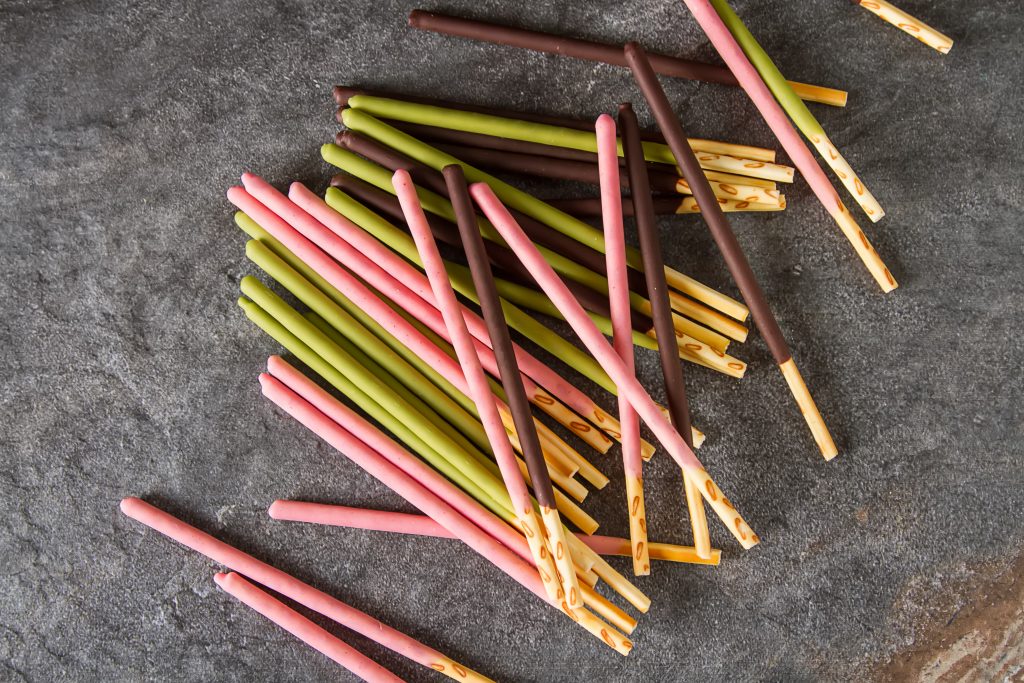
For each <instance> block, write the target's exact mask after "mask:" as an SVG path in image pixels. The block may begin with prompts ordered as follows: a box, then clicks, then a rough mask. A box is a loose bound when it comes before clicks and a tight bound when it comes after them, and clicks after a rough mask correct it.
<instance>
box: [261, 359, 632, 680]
mask: <svg viewBox="0 0 1024 683" xmlns="http://www.w3.org/2000/svg"><path fill="white" fill-rule="evenodd" d="M260 384H261V385H262V387H263V393H264V395H265V396H266V397H267V398H269V399H270V400H271V401H273V402H274V403H275V404H276V405H277V406H278V407H280V408H281V409H282V410H284V411H285V412H287V413H288V414H289V415H291V416H292V417H294V418H295V419H296V420H298V422H299V423H301V424H302V425H304V426H305V427H306V428H307V429H309V430H310V431H312V432H313V433H314V434H316V435H317V436H319V437H320V438H321V439H323V440H324V441H326V442H327V443H329V444H330V445H331V446H332V447H334V448H335V449H337V450H338V451H340V452H342V453H344V454H345V455H346V456H347V457H348V458H349V459H351V460H352V461H353V462H354V463H356V464H357V465H359V466H360V467H361V468H362V469H364V470H366V472H367V473H368V474H370V475H371V476H373V477H374V478H375V479H377V480H378V481H380V482H381V483H383V484H385V485H386V486H387V487H388V488H390V489H392V490H393V491H395V492H396V493H398V494H399V495H400V496H402V497H403V498H405V499H406V500H407V501H409V502H410V503H412V504H413V505H415V506H416V507H418V508H419V509H420V510H421V511H423V512H424V513H426V514H427V515H428V516H430V517H431V518H432V519H434V521H435V522H437V523H438V524H440V525H441V526H443V527H445V529H447V530H448V531H449V532H451V533H452V534H454V535H455V537H456V538H458V539H459V540H461V541H462V542H463V543H465V544H466V545H468V546H469V547H470V548H472V549H473V550H474V551H476V552H477V553H479V554H480V555H482V556H483V557H484V558H485V559H487V560H489V561H491V562H492V563H493V564H494V565H495V566H497V567H498V568H499V569H501V570H502V571H504V572H505V573H506V574H508V575H509V576H510V577H511V578H513V579H514V580H515V581H516V582H518V583H519V584H520V585H522V586H523V587H524V588H526V589H528V590H529V591H531V592H532V593H533V594H534V595H536V596H537V597H539V598H541V600H543V601H544V602H546V603H548V604H550V605H552V606H554V607H556V608H557V609H559V610H561V611H562V612H563V613H564V614H566V615H567V616H569V617H570V618H571V619H572V620H573V621H576V622H577V623H579V624H580V625H581V626H583V627H584V628H586V629H587V630H588V631H590V633H592V634H593V635H594V636H596V637H598V638H600V639H601V640H602V641H603V642H604V643H606V644H607V645H608V646H609V647H611V648H613V649H615V650H616V651H617V652H619V653H620V654H623V655H625V654H628V653H629V651H630V650H631V649H632V647H633V644H632V642H631V641H630V640H629V639H628V638H626V637H625V636H623V635H622V634H621V633H619V632H617V631H616V630H615V629H613V628H612V627H611V626H609V625H607V624H605V623H604V622H603V621H601V620H600V619H598V618H597V617H596V616H594V615H593V613H591V612H589V611H587V610H585V609H581V610H577V611H575V612H570V611H568V610H566V609H563V607H562V606H561V605H560V604H558V603H557V602H554V601H551V600H549V598H548V597H547V593H546V591H545V589H544V586H543V585H542V583H541V580H540V577H539V576H538V575H537V572H536V571H535V568H534V567H533V566H531V565H530V563H529V562H524V561H523V560H521V559H520V558H518V557H516V555H515V553H513V552H512V551H511V550H510V549H509V548H507V547H505V546H503V545H502V544H500V543H498V542H497V541H495V540H494V538H493V537H491V536H489V535H488V534H486V533H484V532H483V531H482V530H481V529H480V528H479V527H477V526H476V525H474V524H473V523H472V522H470V521H469V520H468V519H466V518H465V517H463V516H462V515H461V514H459V513H458V512H457V511H456V510H455V509H454V508H452V507H451V506H450V505H448V504H447V503H446V502H445V501H444V500H442V499H441V498H439V497H438V496H436V495H434V494H433V493H432V492H430V491H429V490H428V489H427V488H425V487H424V486H423V485H422V484H420V483H418V482H417V481H416V480H415V479H413V478H412V477H410V476H409V475H407V474H405V472H403V471H402V470H401V469H399V468H398V467H396V466H394V465H392V464H391V463H390V462H388V461H387V460H386V459H385V458H383V457H382V456H381V455H380V454H379V453H377V452H376V451H374V450H373V449H372V448H370V447H369V446H367V445H366V444H365V443H363V442H362V441H360V440H359V439H358V438H357V437H355V436H354V435H353V434H351V433H350V432H348V431H347V430H346V429H345V428H344V427H342V426H341V425H339V424H338V423H337V422H335V421H334V420H332V419H331V418H330V417H328V416H326V415H324V414H323V413H322V412H320V411H319V410H317V409H316V408H315V407H313V406H312V405H311V404H310V403H308V402H307V401H305V400H304V399H303V398H302V397H300V396H299V395H298V394H296V393H295V392H293V391H292V390H291V389H289V388H288V387H286V386H285V385H284V384H282V383H281V382H280V381H279V380H277V379H276V378H274V377H272V376H270V375H267V374H263V375H261V376H260ZM483 680H486V679H483Z"/></svg>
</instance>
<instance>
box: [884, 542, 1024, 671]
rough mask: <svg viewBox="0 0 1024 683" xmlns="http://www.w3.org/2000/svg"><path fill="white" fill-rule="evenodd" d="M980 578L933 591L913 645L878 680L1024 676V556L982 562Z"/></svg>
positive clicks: (890, 662)
mask: <svg viewBox="0 0 1024 683" xmlns="http://www.w3.org/2000/svg"><path fill="white" fill-rule="evenodd" d="M976 573H977V574H980V575H981V578H978V579H974V580H970V581H961V582H959V584H954V585H951V586H949V587H946V588H945V589H944V590H943V591H941V592H940V593H937V594H932V595H929V596H928V599H929V601H930V604H934V605H935V606H936V607H935V609H933V610H931V611H930V613H929V614H928V615H927V617H926V618H925V619H924V621H925V622H926V623H919V624H918V625H917V633H916V634H915V638H914V641H915V642H914V644H913V645H912V646H911V647H909V648H907V649H905V650H903V651H901V652H896V653H894V654H893V655H892V656H891V657H889V660H888V661H887V662H886V663H884V664H881V665H879V666H878V667H877V668H876V669H875V671H874V672H873V674H874V675H873V676H872V679H874V680H876V681H886V682H888V681H894V682H895V681H899V682H901V683H902V682H903V681H918V682H921V683H953V682H954V681H956V682H959V681H1017V682H1020V681H1024V555H1019V556H1018V557H1017V559H1016V561H1014V562H1012V563H1011V564H1010V565H1009V566H1006V565H999V566H993V565H982V566H980V567H978V568H977V569H976Z"/></svg>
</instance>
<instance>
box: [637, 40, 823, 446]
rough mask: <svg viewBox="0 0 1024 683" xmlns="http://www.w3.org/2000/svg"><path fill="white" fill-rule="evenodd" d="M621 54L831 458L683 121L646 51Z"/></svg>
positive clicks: (811, 404) (810, 402)
mask: <svg viewBox="0 0 1024 683" xmlns="http://www.w3.org/2000/svg"><path fill="white" fill-rule="evenodd" d="M624 54H625V56H626V61H627V62H628V63H629V67H630V69H632V71H633V77H634V78H635V79H636V81H637V84H638V85H639V86H640V90H641V91H642V92H643V94H644V98H645V99H646V100H647V103H648V105H649V106H650V108H651V111H652V112H653V114H654V118H655V119H656V120H657V122H658V126H659V127H660V128H661V132H662V134H664V136H665V139H666V140H667V141H668V145H669V147H670V149H671V150H672V153H673V155H675V158H676V161H677V162H678V163H679V167H680V169H681V170H682V172H683V177H684V178H685V179H686V181H687V182H688V183H689V184H690V189H691V190H692V191H693V196H694V197H696V199H697V203H698V204H699V205H700V206H701V209H702V213H701V216H702V217H703V218H704V220H705V221H706V222H707V224H708V228H709V229H710V231H711V236H712V237H713V238H714V240H715V243H716V244H717V245H718V248H719V250H721V252H722V256H723V258H724V259H725V264H726V266H727V267H728V268H729V272H730V273H731V274H732V277H733V279H734V280H735V281H736V286H737V287H739V289H740V293H741V294H742V295H743V299H744V300H745V301H746V303H747V305H748V306H749V307H750V313H751V316H752V317H753V319H754V324H756V325H757V328H758V329H759V330H760V331H761V336H762V337H764V340H765V343H766V344H767V345H768V350H769V351H770V352H771V354H772V357H773V358H774V359H775V362H776V363H778V365H779V368H780V369H781V370H782V374H783V376H785V378H786V381H787V383H788V384H789V388H790V391H791V392H792V393H793V396H794V397H795V398H796V401H797V405H799V406H800V411H801V412H802V413H803V415H804V419H805V420H806V421H807V425H808V427H810V429H811V433H812V434H813V435H814V440H815V441H816V442H817V444H818V448H819V449H820V450H821V454H822V455H823V456H824V457H825V459H826V460H831V459H832V458H834V457H835V456H836V453H837V452H838V451H837V449H836V445H835V442H833V440H832V436H831V435H830V434H829V432H828V428H827V427H826V426H825V422H824V420H823V419H822V417H821V413H820V412H819V411H818V408H817V406H816V405H815V404H814V400H813V399H812V398H811V395H810V392H809V391H808V390H807V386H806V384H804V381H803V378H802V377H801V376H800V371H799V370H798V369H797V367H796V364H795V363H794V362H793V356H792V353H790V350H789V345H788V344H787V343H786V339H785V337H784V336H783V335H782V330H781V329H780V328H779V323H778V321H776V320H775V316H774V314H773V313H772V311H771V308H770V307H769V306H768V301H767V299H766V298H765V295H764V292H763V291H762V290H761V286H760V285H759V284H758V282H757V278H756V277H755V276H754V271H753V270H751V268H750V264H749V263H748V262H747V257H746V256H745V255H744V254H743V249H742V248H741V247H740V244H739V241H737V239H736V235H735V234H734V233H733V231H732V227H731V226H730V225H729V220H728V219H727V218H726V217H725V213H724V212H722V210H721V207H719V205H718V202H717V201H715V196H714V194H713V193H712V191H711V186H710V185H709V184H708V182H707V179H706V178H705V177H704V174H703V173H702V172H701V168H700V164H699V163H698V162H697V158H696V157H695V156H694V154H693V151H692V150H691V149H690V146H689V145H688V144H687V142H686V134H685V133H684V132H683V128H682V124H681V123H680V122H679V118H678V117H677V116H676V115H675V112H673V111H672V107H671V105H670V104H669V102H668V98H667V97H666V96H665V91H664V90H662V88H661V84H660V83H659V82H658V77H657V75H655V73H654V70H653V69H652V68H651V64H650V62H649V61H648V59H647V55H646V54H645V53H644V50H643V48H642V47H640V45H638V44H637V43H628V44H627V45H626V47H625V50H624Z"/></svg>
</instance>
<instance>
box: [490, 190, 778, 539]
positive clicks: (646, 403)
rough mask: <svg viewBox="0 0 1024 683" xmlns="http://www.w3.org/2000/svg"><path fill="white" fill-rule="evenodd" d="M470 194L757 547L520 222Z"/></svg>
mask: <svg viewBox="0 0 1024 683" xmlns="http://www.w3.org/2000/svg"><path fill="white" fill-rule="evenodd" d="M470 192H471V193H472V195H473V199H475V200H476V203H477V204H478V205H479V206H480V208H481V210H482V211H483V212H484V214H485V215H486V216H487V218H488V219H489V220H490V221H491V223H492V224H493V225H494V227H495V228H496V229H497V230H498V232H499V233H501V236H502V237H503V238H504V239H505V241H506V242H507V243H508V245H509V246H510V247H511V248H512V250H513V251H514V252H516V254H517V255H518V256H519V259H520V260H521V261H522V262H523V265H524V266H526V268H527V270H529V271H530V274H531V275H533V277H534V279H535V280H536V281H537V284H538V285H539V286H540V288H541V289H542V290H544V293H545V294H547V295H548V297H549V298H550V299H551V301H552V303H554V304H555V306H557V307H558V309H559V311H561V313H562V315H564V316H565V319H566V321H567V322H568V323H569V325H570V326H571V327H572V328H573V330H574V331H575V332H576V334H577V336H578V337H579V338H580V340H581V341H582V342H583V345H584V346H586V347H587V350H588V351H590V353H591V354H593V356H594V358H595V359H596V360H597V362H598V363H600V364H601V366H602V367H603V368H604V370H605V372H607V373H608V376H609V377H611V378H612V381H614V382H615V383H616V384H617V385H618V386H619V390H620V391H621V392H623V393H624V394H625V396H626V398H627V399H628V400H629V402H630V404H631V405H632V406H633V408H634V410H636V411H637V413H639V415H640V418H641V419H642V420H643V421H644V422H646V423H647V425H648V426H649V427H650V428H651V430H652V431H653V432H654V435H655V436H656V437H657V438H658V440H659V441H661V443H662V445H664V446H665V448H666V449H667V450H668V452H669V454H670V455H671V456H672V457H673V459H675V461H676V463H677V464H678V465H679V467H681V468H682V470H683V474H684V476H686V477H687V478H689V479H691V480H692V481H693V483H694V484H696V485H697V486H698V488H699V489H700V492H701V495H702V496H704V498H705V499H706V500H707V501H708V504H709V505H711V507H712V508H713V509H714V511H715V513H716V514H717V515H718V517H719V518H720V519H721V520H722V521H723V522H724V523H725V524H726V526H727V527H728V528H729V531H730V532H731V533H732V534H733V536H735V537H736V539H737V540H738V541H739V542H740V545H742V546H743V547H744V548H751V547H753V546H755V545H757V543H758V542H759V541H760V539H759V538H758V537H757V535H756V534H755V533H754V532H753V531H752V530H751V528H750V527H749V526H748V525H747V523H746V522H745V521H743V518H742V517H741V516H740V514H739V513H738V512H737V511H736V509H735V508H734V507H733V506H732V503H730V502H729V499H728V498H726V497H725V496H724V495H723V494H722V491H721V489H719V488H718V486H717V485H716V484H715V483H714V482H713V481H712V480H711V477H710V476H709V475H708V473H707V472H706V471H705V470H704V467H703V466H702V465H701V464H700V460H698V459H697V456H696V455H694V453H693V450H692V449H691V448H690V447H689V446H687V445H686V442H685V441H684V440H683V437H681V436H680V435H679V433H678V432H677V431H676V430H675V429H674V428H673V427H672V425H671V423H669V421H668V418H666V417H665V416H664V415H663V414H662V412H661V409H660V408H659V407H658V405H657V404H656V403H655V402H654V400H653V399H652V398H651V397H650V395H649V394H648V393H647V391H646V390H645V389H644V388H643V385H641V384H640V382H639V381H637V378H636V375H634V374H631V373H630V372H629V369H628V368H627V367H626V365H625V363H623V361H622V359H621V358H619V355H618V354H617V353H615V350H614V349H613V348H612V347H611V345H609V344H608V341H607V340H606V339H605V338H604V336H603V335H602V334H601V332H600V330H598V329H597V326H596V325H594V323H593V321H592V320H590V318H589V317H587V314H586V312H584V310H583V308H582V307H581V306H580V305H579V302H578V301H576V299H575V297H573V295H572V293H571V292H570V291H569V289H568V288H567V287H566V286H565V283H564V282H562V281H561V280H560V279H559V278H558V276H557V275H556V274H555V271H554V270H552V269H551V266H549V265H548V263H547V262H546V261H545V260H544V257H543V256H541V254H540V252H538V251H537V248H536V247H535V246H534V245H533V242H531V241H530V238H529V237H527V236H526V233H524V232H523V229H522V228H520V227H519V225H518V224H516V222H515V219H514V218H512V215H511V214H510V213H509V212H508V209H506V208H505V206H504V205H503V204H502V203H501V201H500V200H498V198H497V197H496V196H495V194H494V192H493V191H492V190H491V188H490V187H488V186H487V185H486V184H484V183H475V184H474V185H473V186H472V187H471V188H470Z"/></svg>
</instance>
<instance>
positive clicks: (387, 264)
mask: <svg viewBox="0 0 1024 683" xmlns="http://www.w3.org/2000/svg"><path fill="white" fill-rule="evenodd" d="M288 195H289V198H290V199H291V200H292V201H293V202H295V204H296V205H298V206H299V207H300V208H302V209H303V210H304V211H306V212H307V213H308V214H309V215H310V216H312V217H313V218H315V219H317V220H318V221H320V223H321V224H322V225H324V226H326V227H327V228H329V229H330V230H331V231H332V232H334V233H335V234H336V235H338V236H340V237H341V238H342V239H344V240H345V241H346V242H348V243H349V244H350V245H352V246H353V247H354V248H355V249H357V250H358V251H359V252H361V253H362V254H363V255H364V256H365V257H366V258H367V259H368V260H369V261H370V262H372V263H374V264H378V266H377V267H378V269H380V268H381V267H383V270H384V271H386V272H390V273H392V274H393V275H397V276H399V278H398V279H400V280H401V282H402V283H419V292H421V293H422V294H423V296H420V298H421V299H423V300H425V301H426V302H427V303H428V305H429V306H430V307H431V308H433V296H432V295H431V294H429V293H428V292H429V283H427V282H426V279H425V277H424V276H423V274H422V273H420V272H418V271H417V270H416V269H415V268H413V267H412V266H411V265H410V264H409V263H408V262H406V261H405V260H403V259H402V258H400V257H399V256H398V255H397V254H395V253H394V252H393V251H391V249H389V248H387V247H386V246H385V245H383V244H381V243H380V242H379V241H378V240H377V239H375V238H374V237H373V236H372V235H370V234H368V233H367V232H366V231H364V230H362V229H361V228H359V227H358V226H356V225H354V224H353V223H351V221H349V220H348V219H346V218H345V217H344V216H342V215H341V214H340V213H338V212H337V211H335V210H334V209H332V208H331V207H330V206H328V205H327V203H326V202H324V201H323V200H322V199H321V198H320V197H318V196H316V195H315V194H314V193H312V192H310V191H309V189H307V188H306V187H305V186H303V185H302V184H301V183H292V186H291V189H290V190H289V193H288ZM424 285H425V286H424ZM418 296H419V294H418ZM464 310H466V311H467V312H469V311H468V309H464ZM410 312H411V313H414V314H415V311H411V310H410ZM424 314H425V315H428V316H429V317H428V318H427V319H422V318H420V320H421V322H423V323H424V324H426V325H427V326H428V327H430V328H431V329H432V330H433V331H434V332H436V333H437V334H439V335H441V336H442V337H445V338H447V330H444V329H443V321H442V320H440V313H439V312H437V311H436V309H435V311H434V313H433V314H430V313H429V312H427V311H424ZM438 323H440V326H441V328H442V329H441V330H440V331H438ZM466 324H467V325H468V326H469V330H470V333H472V335H473V336H474V337H475V338H476V339H478V340H479V341H480V342H482V343H484V344H486V345H488V347H489V344H490V335H488V334H487V328H486V325H485V324H484V322H483V320H481V319H480V317H479V316H477V315H476V314H474V313H472V312H469V315H467V317H466ZM514 348H515V353H516V361H517V362H518V363H519V366H520V368H521V369H522V376H523V384H524V386H525V388H526V390H527V392H528V393H531V388H532V387H535V386H536V384H534V382H536V383H537V384H540V385H541V386H543V387H544V388H546V389H547V390H548V391H549V392H551V394H553V395H554V396H556V397H557V398H558V399H559V400H561V401H563V402H564V403H565V404H566V405H567V406H569V407H570V408H572V409H573V410H575V411H576V412H578V413H579V414H580V415H583V416H584V417H586V418H587V419H588V420H591V421H592V422H593V423H594V424H596V425H598V427H600V428H601V429H603V430H605V431H608V432H609V433H612V434H615V433H617V432H618V429H619V427H618V425H617V424H615V420H614V419H612V418H611V416H610V415H608V414H607V413H606V412H604V410H603V409H601V408H600V406H598V405H597V404H596V403H595V402H594V400H593V399H591V398H590V397H589V396H587V395H586V394H584V393H583V392H582V391H580V390H579V389H578V388H576V386H575V385H573V384H572V383H571V382H569V381H568V380H566V379H565V378H563V377H561V376H560V375H559V374H558V373H556V372H555V371H554V370H552V369H551V368H550V367H549V366H547V365H546V364H544V363H543V362H542V361H541V360H540V359H538V358H537V357H536V356H534V355H533V354H531V353H529V352H527V351H526V350H525V349H523V348H522V347H520V346H519V345H518V344H516V345H514ZM478 354H479V356H480V360H481V362H482V363H483V364H484V367H485V369H486V370H487V372H488V373H490V374H492V375H495V376H497V371H496V368H495V367H494V366H493V355H492V354H490V353H489V352H488V353H484V354H480V353H479V350H478ZM531 380H532V381H531ZM567 426H569V425H567ZM570 429H573V427H571V426H570ZM574 431H575V429H574Z"/></svg>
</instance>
